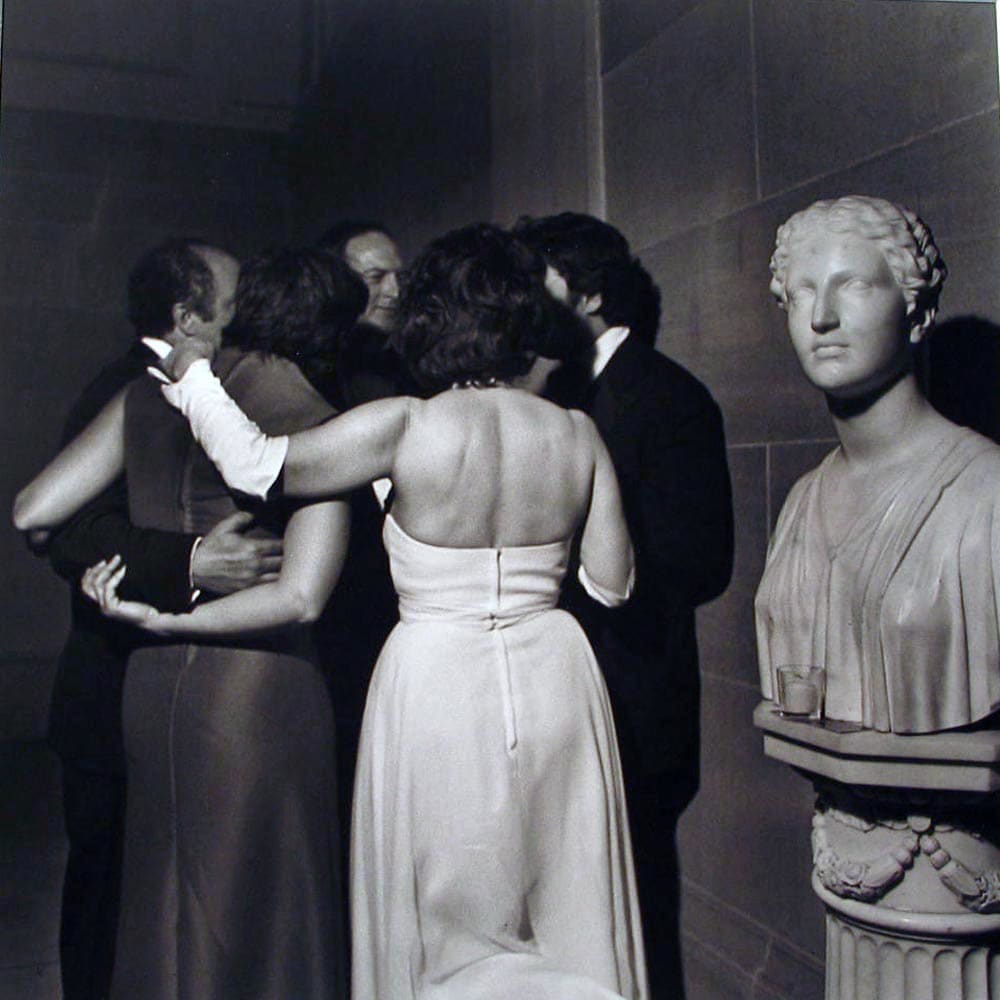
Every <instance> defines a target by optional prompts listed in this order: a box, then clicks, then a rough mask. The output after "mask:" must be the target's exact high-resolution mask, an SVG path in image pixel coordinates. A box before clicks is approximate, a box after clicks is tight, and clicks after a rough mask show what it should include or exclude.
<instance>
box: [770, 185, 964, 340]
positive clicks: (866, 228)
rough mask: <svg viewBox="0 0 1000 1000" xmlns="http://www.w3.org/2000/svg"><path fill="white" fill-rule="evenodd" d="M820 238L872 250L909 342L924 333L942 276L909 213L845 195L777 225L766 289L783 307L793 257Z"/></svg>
mask: <svg viewBox="0 0 1000 1000" xmlns="http://www.w3.org/2000/svg"><path fill="white" fill-rule="evenodd" d="M823 234H830V235H831V236H832V235H834V234H836V235H850V236H854V237H857V238H859V239H862V240H867V241H871V242H872V243H873V244H875V246H877V247H878V249H879V251H880V252H881V254H882V256H883V257H884V259H885V262H886V264H887V265H888V267H889V270H890V271H891V272H892V275H893V277H894V278H895V280H896V284H897V285H898V286H899V289H900V291H901V293H902V295H903V299H904V301H905V303H906V317H907V322H908V324H909V328H910V330H909V332H910V336H911V339H912V340H914V341H917V340H919V339H921V338H922V337H923V335H924V334H925V333H926V332H927V330H929V329H930V327H931V325H932V324H933V322H934V316H935V315H936V313H937V306H938V297H939V296H940V294H941V285H942V284H943V283H944V279H945V277H946V276H947V274H948V269H947V268H946V267H945V263H944V260H942V258H941V254H940V251H939V250H938V248H937V245H936V244H935V242H934V236H933V234H932V233H931V231H930V228H929V227H928V226H927V225H926V223H924V222H923V221H922V220H921V219H920V218H919V217H918V216H917V215H916V214H915V213H914V212H911V211H910V209H908V208H904V207H903V206H902V205H895V204H893V203H892V202H890V201H886V200H885V199H883V198H871V197H868V196H866V195H848V196H847V197H844V198H837V199H831V200H827V201H817V202H814V203H813V204H812V205H810V206H809V207H808V208H805V209H803V210H802V211H800V212H796V213H795V214H794V215H793V216H792V217H791V218H790V219H788V221H787V222H785V224H784V225H782V226H779V227H778V234H777V238H776V241H775V247H774V253H773V255H772V256H771V291H772V292H773V293H774V295H775V297H776V298H777V300H778V304H779V305H780V306H781V307H782V308H783V309H787V308H788V302H789V299H788V287H787V278H788V270H789V266H790V265H791V263H792V261H793V260H794V258H795V256H796V254H797V253H798V252H799V251H800V250H802V249H803V248H804V247H805V246H806V245H807V244H808V243H809V242H810V241H813V242H814V241H815V240H816V239H817V238H821V237H822V236H823Z"/></svg>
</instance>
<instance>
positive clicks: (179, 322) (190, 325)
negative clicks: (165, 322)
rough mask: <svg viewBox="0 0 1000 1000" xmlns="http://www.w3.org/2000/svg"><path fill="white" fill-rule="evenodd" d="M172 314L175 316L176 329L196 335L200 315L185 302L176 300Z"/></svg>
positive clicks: (189, 334) (188, 334)
mask: <svg viewBox="0 0 1000 1000" xmlns="http://www.w3.org/2000/svg"><path fill="white" fill-rule="evenodd" d="M170 315H171V317H172V318H173V321H174V329H175V330H177V331H179V332H180V333H183V334H186V335H187V336H189V337H190V336H193V335H194V333H195V332H196V330H195V324H196V323H197V321H198V317H197V316H196V315H195V314H194V312H193V311H192V310H191V309H189V308H188V307H187V306H186V305H185V304H184V303H183V302H175V303H174V305H173V307H172V308H171V310H170Z"/></svg>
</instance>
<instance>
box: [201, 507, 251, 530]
mask: <svg viewBox="0 0 1000 1000" xmlns="http://www.w3.org/2000/svg"><path fill="white" fill-rule="evenodd" d="M251 524H253V514H251V513H250V512H249V511H247V510H238V511H236V512H235V513H234V514H230V515H229V517H224V518H223V519H222V520H221V521H220V522H219V523H218V524H217V525H216V526H215V527H214V528H213V529H212V530H211V531H210V532H209V534H210V535H225V534H229V533H230V532H234V531H242V530H243V529H244V528H248V527H250V525H251Z"/></svg>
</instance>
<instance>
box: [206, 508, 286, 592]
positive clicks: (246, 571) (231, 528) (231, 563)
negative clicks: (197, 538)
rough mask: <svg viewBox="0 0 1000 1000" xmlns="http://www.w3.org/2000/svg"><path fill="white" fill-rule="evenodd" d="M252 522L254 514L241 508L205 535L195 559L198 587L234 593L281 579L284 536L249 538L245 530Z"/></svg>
mask: <svg viewBox="0 0 1000 1000" xmlns="http://www.w3.org/2000/svg"><path fill="white" fill-rule="evenodd" d="M252 523H253V515H252V514H248V513H247V512H246V511H237V512H236V513H235V514H230V515H229V517H227V518H224V519H223V520H221V521H220V522H219V523H218V524H217V525H216V526H215V527H214V528H213V529H212V530H211V531H210V532H209V533H208V534H207V535H205V537H204V538H203V539H202V540H201V544H200V545H199V546H198V547H197V548H196V549H195V552H194V558H193V559H192V561H191V578H192V582H193V583H194V586H195V588H196V589H197V590H208V591H212V592H213V593H216V594H232V593H235V592H236V591H238V590H243V589H245V588H246V587H252V586H254V585H255V584H258V583H269V582H270V581H272V580H276V579H277V578H278V573H279V572H280V570H281V555H282V547H281V539H279V538H249V537H248V536H247V535H245V534H244V532H245V531H246V529H247V528H249V527H250V525H251V524H252Z"/></svg>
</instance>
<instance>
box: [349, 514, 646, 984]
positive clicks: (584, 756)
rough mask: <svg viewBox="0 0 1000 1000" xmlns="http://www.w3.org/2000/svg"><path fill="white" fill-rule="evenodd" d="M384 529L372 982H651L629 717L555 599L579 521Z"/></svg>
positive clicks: (374, 695) (366, 828)
mask: <svg viewBox="0 0 1000 1000" xmlns="http://www.w3.org/2000/svg"><path fill="white" fill-rule="evenodd" d="M383 538H384V541H385V546H386V549H387V551H388V553H389V558H390V561H391V565H392V576H393V582H394V584H395V587H396V591H397V593H398V595H399V606H400V618H401V620H400V622H399V624H398V625H397V626H396V628H395V629H394V631H393V632H392V634H391V635H390V636H389V639H388V640H387V641H386V644H385V646H384V647H383V649H382V653H381V655H380V657H379V660H378V663H377V665H376V667H375V673H374V676H373V678H372V682H371V689H370V691H369V695H368V704H367V708H366V710H365V719H364V728H363V732H362V737H361V748H360V753H359V760H358V770H357V781H356V788H355V796H354V828H353V832H352V845H351V855H352V856H351V868H352V873H351V882H352V888H351V895H352V899H351V902H352V926H353V941H354V945H353V949H354V958H353V997H354V1000H407V998H418V997H419V998H421V1000H432V998H433V1000H445V998H447V1000H487V998H489V1000H613V998H621V997H625V998H628V1000H644V998H645V997H646V996H647V989H646V976H645V969H644V962H643V952H642V935H641V929H640V924H639V910H638V902H637V896H636V891H635V883H634V876H633V871H632V856H631V848H630V844H629V837H628V824H627V822H626V815H625V802H624V797H623V793H622V781H621V773H620V768H619V762H618V751H617V747H616V743H615V732H614V725H613V722H612V718H611V709H610V706H609V703H608V698H607V693H606V691H605V688H604V682H603V679H602V677H601V674H600V670H599V668H598V666H597V662H596V660H595V659H594V655H593V652H592V651H591V649H590V646H589V644H588V642H587V639H586V638H585V636H584V634H583V631H582V630H581V629H580V627H579V626H578V625H577V623H576V621H575V620H574V619H573V618H572V617H571V616H570V615H568V614H566V613H565V612H563V611H560V610H557V609H556V608H555V604H556V601H557V598H558V595H559V587H560V584H561V582H562V578H563V575H564V574H565V571H566V562H567V554H568V550H569V540H568V539H567V540H565V541H559V542H555V543H552V544H548V545H533V546H521V547H513V548H504V549H488V548H475V549H455V548H445V547H440V546H435V545H428V544H426V543H423V542H420V541H418V540H416V539H414V538H412V537H411V536H409V535H407V534H406V533H405V532H404V531H403V529H402V528H401V527H400V526H399V525H398V524H397V523H396V522H395V521H394V520H393V519H392V517H391V516H388V517H387V518H386V520H385V528H384V530H383Z"/></svg>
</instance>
